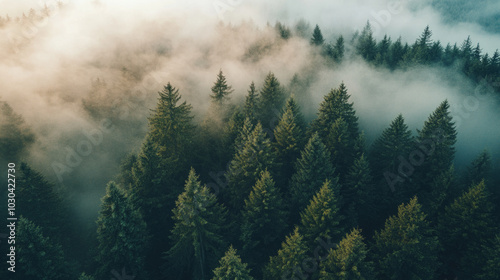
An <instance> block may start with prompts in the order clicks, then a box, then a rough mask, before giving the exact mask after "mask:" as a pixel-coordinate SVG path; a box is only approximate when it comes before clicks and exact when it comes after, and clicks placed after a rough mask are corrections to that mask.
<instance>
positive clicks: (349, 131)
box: [311, 83, 360, 182]
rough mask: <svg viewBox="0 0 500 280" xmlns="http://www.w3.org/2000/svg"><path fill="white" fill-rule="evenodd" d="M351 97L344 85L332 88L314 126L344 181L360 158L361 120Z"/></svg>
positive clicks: (312, 127)
mask: <svg viewBox="0 0 500 280" xmlns="http://www.w3.org/2000/svg"><path fill="white" fill-rule="evenodd" d="M349 97H350V95H349V94H347V88H346V86H345V84H344V83H341V84H340V86H339V87H338V88H337V89H332V90H331V91H330V92H329V93H328V94H327V95H326V96H325V98H324V100H323V101H322V102H321V104H320V107H319V113H318V118H317V119H315V120H314V121H313V122H312V124H311V129H312V131H313V132H317V133H318V134H319V136H320V137H321V139H322V140H323V141H324V143H325V145H326V147H327V148H328V150H329V151H330V154H331V156H332V162H334V166H335V168H336V169H337V172H338V173H339V174H340V179H341V182H343V179H344V177H345V176H346V175H347V172H348V171H349V169H350V167H351V166H352V164H353V162H354V160H355V159H356V158H357V157H358V156H359V155H360V154H359V153H360V151H359V140H360V134H359V127H358V117H357V116H356V111H355V110H354V108H353V103H349Z"/></svg>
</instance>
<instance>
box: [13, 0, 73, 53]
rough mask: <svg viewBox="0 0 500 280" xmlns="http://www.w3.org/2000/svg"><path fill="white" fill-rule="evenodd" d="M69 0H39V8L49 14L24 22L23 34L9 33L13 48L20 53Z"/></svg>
mask: <svg viewBox="0 0 500 280" xmlns="http://www.w3.org/2000/svg"><path fill="white" fill-rule="evenodd" d="M67 2H68V0H58V1H55V0H48V1H42V0H40V1H38V5H39V8H41V9H43V10H45V11H48V14H46V15H45V16H43V17H42V18H41V19H40V20H38V21H37V20H34V19H32V18H30V21H29V22H26V23H24V26H22V28H21V34H13V33H9V34H8V35H7V37H8V39H9V42H10V43H11V44H12V49H13V51H14V52H15V53H19V52H20V50H21V47H22V46H23V45H25V44H26V43H28V42H29V41H30V40H31V39H33V37H35V36H36V34H38V32H40V29H41V28H43V27H44V26H46V25H47V23H48V22H49V20H50V19H51V18H53V17H54V16H56V15H57V14H59V10H60V7H61V5H63V4H66V3H67Z"/></svg>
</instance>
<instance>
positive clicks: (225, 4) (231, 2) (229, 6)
mask: <svg viewBox="0 0 500 280" xmlns="http://www.w3.org/2000/svg"><path fill="white" fill-rule="evenodd" d="M241 3H243V0H217V1H214V2H213V3H212V5H213V7H214V10H215V13H217V16H218V17H219V19H220V20H224V14H225V13H226V12H230V11H233V10H234V9H235V8H236V7H238V6H240V5H241Z"/></svg>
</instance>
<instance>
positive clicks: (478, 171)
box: [465, 150, 491, 186]
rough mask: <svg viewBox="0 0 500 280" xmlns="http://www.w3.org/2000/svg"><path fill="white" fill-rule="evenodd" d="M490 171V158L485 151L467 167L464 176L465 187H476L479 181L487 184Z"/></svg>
mask: <svg viewBox="0 0 500 280" xmlns="http://www.w3.org/2000/svg"><path fill="white" fill-rule="evenodd" d="M490 171H491V156H490V153H489V152H488V151H487V150H484V151H483V152H481V153H480V154H479V155H478V156H477V157H476V158H475V159H474V160H473V161H472V162H471V164H470V165H469V166H468V168H467V173H466V175H465V184H466V186H471V185H477V184H479V183H480V182H481V181H483V180H484V182H485V183H486V184H487V183H488V181H489V180H488V179H489V176H490Z"/></svg>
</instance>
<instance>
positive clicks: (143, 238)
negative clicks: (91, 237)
mask: <svg viewBox="0 0 500 280" xmlns="http://www.w3.org/2000/svg"><path fill="white" fill-rule="evenodd" d="M148 239H149V235H148V232H147V228H146V223H145V222H144V220H143V218H142V214H141V213H140V211H139V210H138V209H137V208H136V207H135V206H134V205H133V204H132V201H131V200H130V199H129V197H127V195H126V194H125V192H124V191H123V190H122V189H121V188H120V187H119V186H118V185H116V184H115V183H114V182H110V183H109V184H108V186H107V187H106V195H105V196H104V197H103V198H102V205H101V210H100V212H99V218H98V219H97V241H98V244H99V245H98V246H99V247H98V255H97V263H98V264H99V269H98V271H97V278H99V279H104V278H108V277H109V276H110V275H111V272H112V271H113V270H118V271H119V270H121V269H122V268H126V269H127V270H129V271H132V273H133V275H134V276H137V279H148V277H147V274H146V273H145V272H144V264H145V263H144V262H145V253H146V251H147V247H148V241H149V240H148Z"/></svg>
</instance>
